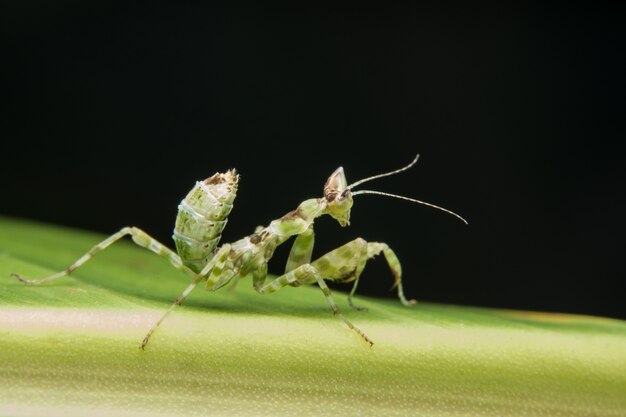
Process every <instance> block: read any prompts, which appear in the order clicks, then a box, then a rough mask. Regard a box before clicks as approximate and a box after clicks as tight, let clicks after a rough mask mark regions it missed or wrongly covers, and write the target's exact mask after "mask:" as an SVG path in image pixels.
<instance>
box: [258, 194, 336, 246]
mask: <svg viewBox="0 0 626 417" xmlns="http://www.w3.org/2000/svg"><path fill="white" fill-rule="evenodd" d="M324 214H326V201H325V200H324V199H323V198H311V199H309V200H305V201H303V202H302V203H300V205H299V206H298V208H297V209H295V210H293V211H290V212H289V213H287V214H285V215H284V216H283V217H281V218H280V219H278V220H274V221H273V222H272V223H270V225H269V226H268V228H267V230H268V231H269V232H270V233H272V234H274V235H276V236H278V237H279V238H280V239H281V240H287V239H288V238H290V237H291V236H295V235H299V234H301V233H304V231H306V230H307V229H308V228H309V227H310V226H311V225H312V224H313V222H314V221H315V219H316V218H317V217H319V216H322V215H324Z"/></svg>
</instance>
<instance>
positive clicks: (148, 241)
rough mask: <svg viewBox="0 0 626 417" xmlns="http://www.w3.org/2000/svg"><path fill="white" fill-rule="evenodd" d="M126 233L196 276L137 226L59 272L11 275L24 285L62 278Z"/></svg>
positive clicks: (96, 247) (122, 232)
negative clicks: (39, 275) (37, 275)
mask: <svg viewBox="0 0 626 417" xmlns="http://www.w3.org/2000/svg"><path fill="white" fill-rule="evenodd" d="M126 235H131V236H132V238H133V241H134V242H135V243H136V244H137V245H139V246H141V247H143V248H146V249H148V250H150V251H152V252H154V253H156V254H157V255H159V256H161V257H163V258H166V259H167V260H168V261H169V262H170V263H171V264H172V265H173V266H174V267H175V268H177V269H180V270H181V271H183V272H185V273H186V274H188V275H190V276H196V274H195V272H193V271H192V270H191V269H189V268H187V267H186V266H185V265H183V262H182V261H181V259H180V257H179V256H178V255H177V254H176V253H174V252H173V251H172V250H170V249H168V248H167V247H166V246H164V245H163V244H161V243H160V242H159V241H157V240H156V239H154V238H153V237H152V236H150V235H149V234H147V233H146V232H144V231H143V230H141V229H139V228H137V227H124V228H123V229H121V230H120V231H119V232H117V233H115V234H113V235H111V236H109V237H108V238H106V239H105V240H103V241H102V242H100V243H98V244H97V245H95V246H94V247H93V248H91V249H90V250H89V251H88V252H87V253H86V254H84V255H83V256H81V257H80V258H79V259H78V260H76V262H74V263H73V264H72V265H70V266H68V267H67V268H65V269H64V270H63V271H61V272H57V273H56V274H52V275H50V276H47V277H45V278H42V279H32V280H31V279H26V278H24V277H22V276H21V275H18V274H16V273H13V274H11V275H13V276H14V277H16V278H17V279H19V280H20V281H22V282H23V283H24V284H26V285H38V284H43V283H46V282H49V281H52V280H55V279H57V278H62V277H64V276H67V275H69V274H71V273H72V272H74V271H75V270H76V269H77V268H79V267H80V266H82V265H83V264H85V262H87V261H88V260H90V259H91V258H92V257H93V256H94V255H95V254H97V253H98V252H100V251H103V250H104V249H106V248H108V247H109V246H111V245H112V244H113V243H115V242H117V241H118V240H119V239H121V238H122V237H124V236H126Z"/></svg>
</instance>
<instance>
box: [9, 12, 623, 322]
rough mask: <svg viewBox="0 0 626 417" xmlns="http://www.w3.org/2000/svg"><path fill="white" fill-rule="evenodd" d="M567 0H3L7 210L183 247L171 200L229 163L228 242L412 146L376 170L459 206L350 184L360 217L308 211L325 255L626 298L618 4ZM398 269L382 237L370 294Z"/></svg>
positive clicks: (588, 308)
mask: <svg viewBox="0 0 626 417" xmlns="http://www.w3.org/2000/svg"><path fill="white" fill-rule="evenodd" d="M565 4H566V6H564V5H561V6H559V7H556V6H555V7H548V6H545V5H544V6H533V5H529V4H526V3H510V4H508V5H497V6H493V5H492V6H484V5H483V6H477V5H476V3H473V2H472V5H465V6H458V5H453V4H449V3H446V4H444V3H439V2H432V3H422V4H420V5H417V6H414V7H413V8H405V7H400V6H385V7H384V8H366V7H364V6H360V7H358V8H345V9H335V8H331V7H329V8H321V7H320V8H315V9H308V10H306V9H304V8H301V7H299V8H292V9H284V8H281V9H271V8H267V7H264V6H258V5H257V6H245V7H244V6H241V7H239V8H228V7H221V6H213V5H211V6H208V5H203V6H200V5H197V4H195V3H185V2H177V3H176V4H174V3H172V4H171V5H169V6H156V5H154V4H149V3H147V4H146V5H142V6H139V5H131V4H129V3H120V4H112V3H108V2H88V4H86V5H83V4H82V2H56V3H53V4H49V3H47V2H41V3H36V2H12V4H11V5H5V6H3V10H2V12H1V13H0V19H1V20H0V21H1V27H2V39H3V47H2V65H1V68H2V69H1V71H2V76H3V83H2V89H3V91H2V97H3V100H2V109H1V110H2V113H1V114H2V126H1V129H2V130H1V136H2V139H1V141H2V145H1V151H2V158H1V164H0V170H1V177H0V181H1V183H0V186H1V190H2V192H1V195H0V199H1V204H0V213H2V214H5V215H13V216H20V217H23V218H29V219H39V220H42V221H47V222H53V223H58V224H64V225H70V226H75V227H80V228H86V229H91V230H96V231H100V232H103V233H112V232H114V231H116V230H118V229H119V228H121V227H122V226H125V225H135V226H139V227H141V228H143V229H145V230H146V231H148V232H149V233H151V234H152V235H154V236H155V237H157V238H158V239H159V240H161V241H162V242H164V243H167V244H168V245H170V246H171V240H170V235H171V231H172V228H173V223H174V219H175V216H176V210H177V204H178V202H179V201H180V199H182V197H183V196H184V195H185V194H186V193H187V191H188V190H189V189H190V188H191V187H192V186H193V184H194V182H195V181H196V180H200V179H204V178H205V177H207V176H209V175H211V174H213V173H214V172H215V171H223V170H225V169H227V168H231V167H236V168H237V169H238V170H239V172H240V173H241V174H242V179H241V183H240V190H239V195H238V198H237V200H236V204H235V209H234V211H233V213H232V214H231V216H230V222H229V225H228V227H227V229H226V231H225V233H224V239H225V241H232V240H235V239H237V238H240V237H242V236H243V235H246V234H249V233H251V232H252V231H253V230H254V227H255V226H256V225H258V224H267V223H268V222H269V221H271V220H272V219H275V218H278V217H280V216H282V215H283V214H285V213H286V212H288V211H290V210H291V209H293V208H295V207H296V205H297V204H298V203H299V202H300V201H302V200H304V199H306V198H310V197H318V196H321V191H322V187H323V184H324V182H325V180H326V178H327V177H328V175H329V174H330V173H331V172H332V171H333V170H334V169H335V168H336V167H337V166H340V165H342V166H343V167H344V168H345V170H346V175H347V176H348V181H350V182H352V181H355V180H357V179H359V178H362V177H365V176H369V175H372V174H376V173H380V172H383V171H386V170H391V169H394V168H397V167H399V166H402V165H404V164H406V163H407V162H409V161H410V160H411V159H412V157H413V155H414V154H415V153H417V152H419V153H420V154H421V159H420V161H419V163H418V165H417V166H416V167H415V168H414V169H412V170H411V171H408V172H406V173H403V174H401V175H399V176H397V177H391V178H386V179H382V180H380V181H377V182H376V183H370V184H368V186H367V188H371V189H377V190H384V191H388V192H393V193H401V194H404V195H408V196H412V197H415V198H419V199H423V200H426V201H430V202H432V203H435V204H440V205H443V206H445V207H447V208H449V209H451V210H454V211H457V212H459V213H460V214H462V215H463V216H465V217H466V218H467V219H468V220H469V221H470V225H469V226H464V225H463V224H462V223H460V222H459V221H458V220H456V219H455V218H453V217H451V216H447V215H445V214H443V213H441V212H438V211H435V210H432V209H429V208H426V207H423V206H416V205H412V204H409V203H406V202H402V201H398V200H392V199H386V198H383V197H376V196H359V197H356V200H355V205H354V208H353V210H352V225H351V226H350V227H349V228H345V229H343V228H340V227H339V226H338V225H337V223H336V222H334V221H332V220H331V219H330V218H321V219H318V221H317V222H316V232H317V246H316V252H315V255H321V254H323V253H324V252H325V251H328V250H330V249H332V248H333V247H336V246H338V245H340V244H343V243H344V242H347V241H349V240H351V239H354V238H355V237H357V236H362V237H364V238H365V239H368V240H379V241H385V242H387V243H389V245H390V246H391V247H393V248H394V249H395V250H396V252H397V253H398V255H399V257H400V259H401V260H402V261H403V266H404V272H405V282H406V284H405V285H406V292H407V294H408V295H409V296H411V297H415V298H417V299H418V300H422V301H432V302H443V303H459V304H467V305H482V306H492V307H505V308H516V309H536V310H547V311H563V312H572V313H585V314H596V315H605V316H612V317H621V318H626V306H625V303H624V295H625V293H624V292H623V290H622V287H623V282H624V279H625V278H626V274H625V270H624V269H625V268H624V263H625V262H624V254H625V251H624V232H625V227H624V213H625V209H626V203H625V198H624V182H623V180H622V178H621V177H622V175H623V174H624V168H625V146H624V138H625V128H624V116H625V115H626V112H625V110H626V109H625V105H624V97H625V95H624V94H625V92H626V89H625V88H624V87H625V86H624V84H625V82H624V77H625V74H626V65H625V58H624V57H625V52H624V51H625V45H624V32H623V27H624V23H623V22H624V17H625V14H624V9H623V8H621V7H618V6H615V7H613V6H610V5H599V4H596V5H595V6H593V7H591V6H575V5H573V4H572V3H565ZM0 233H1V231H0ZM85 249H87V248H85ZM281 249H282V250H281V251H280V253H278V254H277V256H276V257H277V259H276V260H275V262H273V264H272V266H271V267H270V269H271V270H273V272H275V273H277V272H281V270H282V268H283V265H284V260H285V258H286V253H287V251H288V249H287V248H281ZM78 255H80V254H77V256H78ZM94 262H96V261H95V260H94ZM173 273H175V272H174V271H173ZM391 282H392V279H391V277H390V275H389V273H388V271H387V270H386V266H385V264H384V261H383V260H380V259H379V260H376V261H373V262H371V263H370V264H369V265H368V267H367V268H366V270H365V273H364V276H363V279H362V281H361V286H360V292H361V293H365V294H370V295H377V296H389V297H391V296H394V295H393V294H392V293H389V292H388V291H387V290H388V288H389V286H390V285H391Z"/></svg>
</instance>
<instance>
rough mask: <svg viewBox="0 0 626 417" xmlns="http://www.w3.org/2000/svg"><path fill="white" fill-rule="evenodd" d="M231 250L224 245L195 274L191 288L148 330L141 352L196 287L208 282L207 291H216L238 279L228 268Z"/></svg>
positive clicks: (227, 245)
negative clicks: (235, 278) (234, 278)
mask: <svg viewBox="0 0 626 417" xmlns="http://www.w3.org/2000/svg"><path fill="white" fill-rule="evenodd" d="M230 248H231V247H230V245H229V244H228V243H226V244H224V245H223V246H222V247H221V248H220V249H219V250H218V251H217V253H216V254H215V256H214V257H213V258H212V259H211V260H210V261H209V263H207V264H206V265H205V267H204V268H203V269H202V271H200V273H198V274H194V279H193V281H192V282H191V284H189V286H188V287H187V288H185V290H184V291H183V292H182V293H181V294H180V295H179V296H178V297H176V300H174V303H173V304H172V305H171V306H170V307H169V308H168V309H167V310H165V313H163V315H162V316H161V318H160V319H159V320H157V321H156V322H155V323H154V324H153V325H152V327H151V328H150V330H148V333H147V334H146V336H145V337H144V338H143V341H142V342H141V346H140V348H141V350H144V349H145V347H146V345H147V344H148V342H149V341H150V337H151V336H152V334H153V333H154V332H155V331H156V330H157V329H158V328H159V326H160V325H161V323H162V322H163V320H165V318H166V317H167V316H169V314H170V313H171V312H172V311H174V309H175V308H176V307H178V306H179V305H181V304H182V303H183V301H185V299H186V298H187V296H188V295H189V294H190V293H191V291H193V289H194V288H196V286H197V285H198V284H199V283H200V282H202V281H203V280H206V286H207V289H208V290H209V291H214V290H216V289H218V288H220V287H222V286H223V285H225V284H226V283H228V281H229V280H230V279H232V278H233V277H236V275H235V274H234V272H233V271H232V270H231V269H229V268H227V263H228V255H229V254H230Z"/></svg>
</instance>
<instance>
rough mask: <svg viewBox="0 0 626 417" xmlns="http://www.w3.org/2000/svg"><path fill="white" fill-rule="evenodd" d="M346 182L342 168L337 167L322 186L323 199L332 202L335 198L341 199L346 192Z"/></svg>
mask: <svg viewBox="0 0 626 417" xmlns="http://www.w3.org/2000/svg"><path fill="white" fill-rule="evenodd" d="M347 188H348V182H347V181H346V175H345V174H344V172H343V168H342V167H339V168H337V169H336V170H335V172H333V173H332V174H331V175H330V177H328V180H326V184H325V185H324V197H326V200H327V201H329V202H330V201H334V200H335V199H336V198H338V197H339V198H341V197H342V196H343V193H345V191H347Z"/></svg>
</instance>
